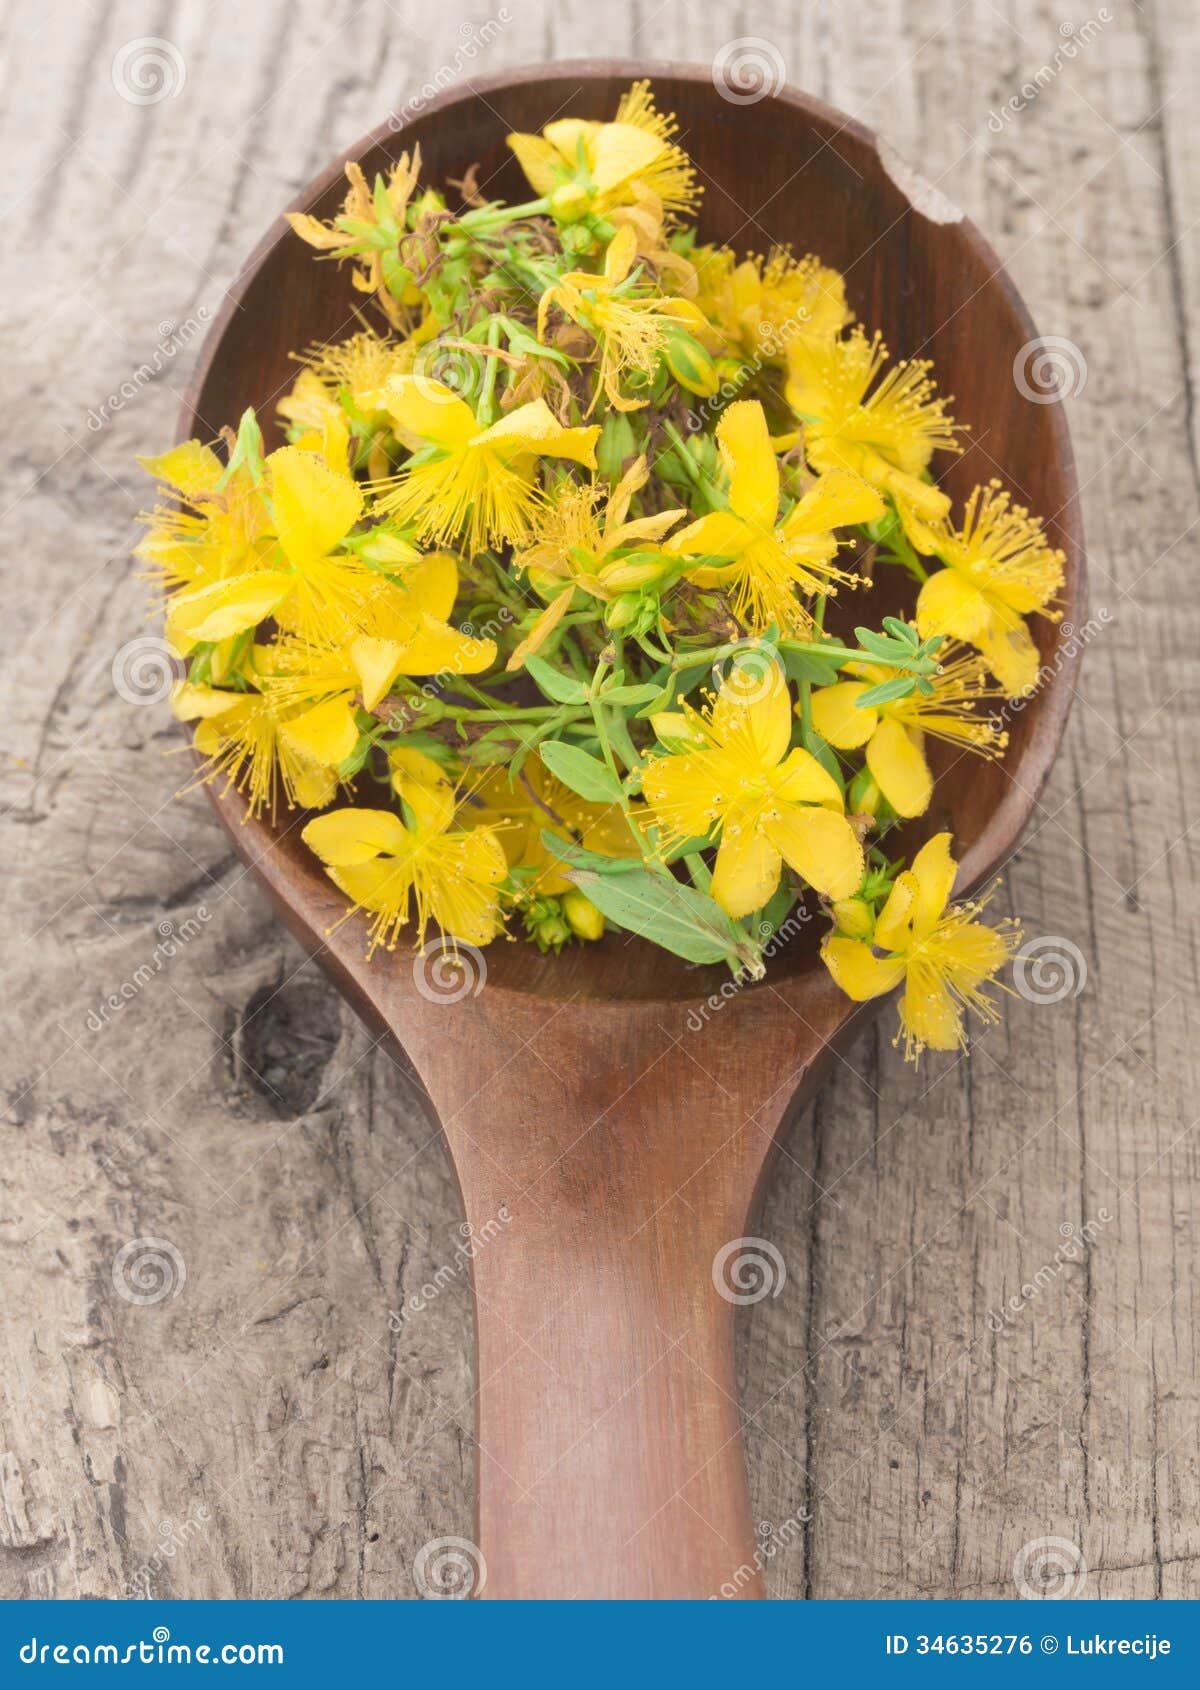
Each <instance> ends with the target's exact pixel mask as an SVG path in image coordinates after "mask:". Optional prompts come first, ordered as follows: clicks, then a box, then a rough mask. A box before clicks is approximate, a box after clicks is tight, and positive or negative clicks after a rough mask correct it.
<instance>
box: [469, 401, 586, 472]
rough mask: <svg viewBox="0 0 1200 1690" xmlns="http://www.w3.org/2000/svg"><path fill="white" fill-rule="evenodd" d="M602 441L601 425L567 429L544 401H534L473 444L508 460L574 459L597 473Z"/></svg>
mask: <svg viewBox="0 0 1200 1690" xmlns="http://www.w3.org/2000/svg"><path fill="white" fill-rule="evenodd" d="M599 438H600V425H599V423H593V424H592V426H591V427H590V428H564V427H563V425H562V424H561V423H560V422H559V420H558V418H557V417H556V416H555V415H554V412H553V411H552V410H551V409H550V407H549V405H547V403H546V401H545V400H544V399H531V400H530V402H529V404H528V405H518V406H517V408H516V410H515V411H510V412H509V413H508V415H507V416H506V417H501V418H500V421H499V422H496V423H493V424H492V426H491V427H490V428H485V429H482V430H481V431H479V432H478V433H476V434H475V435H474V436H473V437H472V440H471V444H472V445H473V446H486V447H488V448H489V449H490V450H491V451H494V452H497V453H499V455H500V456H501V457H504V458H512V457H516V456H520V455H522V454H524V453H527V452H533V453H535V454H537V455H539V456H542V457H551V458H570V459H572V460H573V461H574V462H575V463H577V464H582V465H583V466H584V468H585V469H595V467H596V442H597V440H598V439H599Z"/></svg>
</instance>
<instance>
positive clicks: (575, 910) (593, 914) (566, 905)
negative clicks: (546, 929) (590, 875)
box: [562, 891, 604, 941]
mask: <svg viewBox="0 0 1200 1690" xmlns="http://www.w3.org/2000/svg"><path fill="white" fill-rule="evenodd" d="M562 912H563V915H564V916H565V917H566V920H567V925H568V927H569V928H570V929H571V932H572V933H574V935H575V937H576V938H577V939H586V940H589V941H590V940H592V939H598V938H599V937H600V935H601V934H602V933H603V932H604V917H603V916H602V915H601V913H600V911H599V910H598V909H597V908H596V906H595V904H594V903H593V902H592V900H591V899H590V898H586V897H584V895H583V893H582V892H579V891H571V892H564V893H563V895H562Z"/></svg>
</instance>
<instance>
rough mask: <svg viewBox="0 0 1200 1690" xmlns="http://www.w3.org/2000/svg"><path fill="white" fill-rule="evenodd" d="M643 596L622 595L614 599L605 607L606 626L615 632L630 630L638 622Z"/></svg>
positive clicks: (633, 594) (634, 594)
mask: <svg viewBox="0 0 1200 1690" xmlns="http://www.w3.org/2000/svg"><path fill="white" fill-rule="evenodd" d="M641 604H642V596H641V594H640V593H622V594H621V596H620V598H616V599H612V600H611V601H610V602H609V603H608V604H607V605H606V606H605V607H604V625H605V627H607V628H612V629H613V630H614V631H616V630H620V629H622V628H628V627H629V626H630V624H631V623H633V622H634V621H636V620H637V616H638V612H639V610H640V609H641Z"/></svg>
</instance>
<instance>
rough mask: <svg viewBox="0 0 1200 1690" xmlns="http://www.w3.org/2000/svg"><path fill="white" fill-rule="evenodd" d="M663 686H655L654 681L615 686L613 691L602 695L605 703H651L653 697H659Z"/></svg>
mask: <svg viewBox="0 0 1200 1690" xmlns="http://www.w3.org/2000/svg"><path fill="white" fill-rule="evenodd" d="M662 690H663V689H662V688H661V687H659V686H655V685H654V683H653V682H652V681H646V682H643V684H642V685H641V686H628V687H613V689H612V691H611V692H606V693H603V694H602V695H601V696H602V697H603V699H604V702H605V704H624V705H633V704H649V702H650V700H651V699H652V698H658V697H659V696H660V695H661V693H662Z"/></svg>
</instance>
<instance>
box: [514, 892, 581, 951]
mask: <svg viewBox="0 0 1200 1690" xmlns="http://www.w3.org/2000/svg"><path fill="white" fill-rule="evenodd" d="M525 931H526V933H528V935H529V937H530V938H531V939H532V940H533V942H534V944H535V945H536V946H537V948H538V950H539V951H554V952H555V953H556V954H557V953H558V952H559V951H561V950H562V948H563V946H564V945H565V944H567V943H568V941H569V940H570V938H571V933H572V929H571V928H570V926H569V925H568V923H567V920H566V918H565V916H564V915H563V910H562V905H561V904H560V902H559V900H558V899H557V898H535V899H534V900H533V902H532V903H531V904H530V906H529V908H528V909H527V910H526V911H525Z"/></svg>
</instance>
